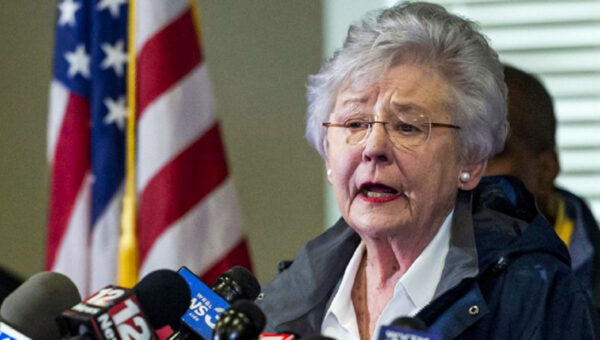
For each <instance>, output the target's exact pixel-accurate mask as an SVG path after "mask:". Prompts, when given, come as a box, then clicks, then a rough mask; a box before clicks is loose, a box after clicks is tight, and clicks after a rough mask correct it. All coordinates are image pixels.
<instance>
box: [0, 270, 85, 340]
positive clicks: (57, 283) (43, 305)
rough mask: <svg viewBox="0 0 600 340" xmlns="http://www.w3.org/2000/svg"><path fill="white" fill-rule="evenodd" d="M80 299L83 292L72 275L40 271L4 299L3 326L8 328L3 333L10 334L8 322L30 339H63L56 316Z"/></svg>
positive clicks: (1, 326) (1, 311) (0, 315)
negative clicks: (72, 278) (74, 281)
mask: <svg viewBox="0 0 600 340" xmlns="http://www.w3.org/2000/svg"><path fill="white" fill-rule="evenodd" d="M79 301H81V297H80V295H79V291H78V290H77V287H75V284H73V282H72V281H71V280H70V279H69V278H68V277H66V276H65V275H62V274H59V273H55V272H40V273H37V274H35V275H33V276H32V277H30V278H29V279H28V280H26V281H25V282H23V284H21V285H20V286H19V287H17V289H15V290H14V291H13V292H12V293H11V294H10V295H8V296H7V297H6V299H4V302H2V306H0V317H1V318H2V321H3V325H0V329H3V328H4V329H5V330H6V331H2V333H3V334H4V333H6V334H7V335H8V333H7V332H10V331H9V330H7V327H6V326H7V325H8V326H10V328H13V329H14V330H15V331H17V332H19V333H21V335H22V336H26V337H28V338H32V339H49V340H54V339H56V340H59V339H62V336H63V334H62V332H61V329H60V327H59V325H58V324H57V322H56V318H57V317H58V316H59V315H60V314H61V312H62V311H64V310H65V309H67V308H69V307H70V306H73V305H74V304H76V303H78V302H79ZM13 337H14V338H17V337H16V336H13Z"/></svg>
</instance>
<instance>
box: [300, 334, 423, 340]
mask: <svg viewBox="0 0 600 340" xmlns="http://www.w3.org/2000/svg"><path fill="white" fill-rule="evenodd" d="M302 339H303V340H335V339H334V338H330V337H328V336H325V335H320V334H317V335H309V336H307V337H305V338H302ZM403 340H404V339H403ZM411 340H412V339H411Z"/></svg>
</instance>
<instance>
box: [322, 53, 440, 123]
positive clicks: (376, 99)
mask: <svg viewBox="0 0 600 340" xmlns="http://www.w3.org/2000/svg"><path fill="white" fill-rule="evenodd" d="M448 99H449V86H448V84H447V82H446V80H445V79H444V78H443V77H441V75H440V74H439V73H438V72H437V71H435V70H434V69H432V68H429V67H427V66H425V65H420V64H408V65H398V66H395V67H393V68H390V69H388V70H386V71H385V72H382V73H380V74H378V75H377V77H375V76H371V77H367V76H363V77H357V78H354V79H352V78H350V79H349V81H347V82H346V84H345V86H342V87H341V90H340V92H339V93H338V95H337V98H336V101H335V108H334V111H333V112H332V113H334V114H336V115H343V114H348V113H352V112H362V111H368V112H370V113H372V114H374V115H380V114H384V113H385V112H394V111H403V112H409V111H410V112H419V113H424V114H427V115H429V116H431V117H432V118H438V117H439V118H442V117H441V115H444V116H448V115H449V110H448V105H447V103H448V101H449V100H448ZM447 118H450V117H447Z"/></svg>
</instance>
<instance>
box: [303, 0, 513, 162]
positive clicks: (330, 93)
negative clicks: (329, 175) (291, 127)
mask: <svg viewBox="0 0 600 340" xmlns="http://www.w3.org/2000/svg"><path fill="white" fill-rule="evenodd" d="M477 28H478V27H477V25H476V24H475V23H473V22H471V21H468V20H465V19H463V18H460V17H458V16H456V15H453V14H450V13H448V12H447V11H446V10H445V9H444V8H443V7H441V6H439V5H435V4H430V3H402V4H399V5H396V6H394V7H391V8H387V9H383V10H379V11H375V12H370V13H368V14H367V15H366V16H365V18H364V19H363V21H362V22H361V23H359V24H354V25H352V26H350V28H349V29H348V35H347V37H346V41H345V42H344V46H343V47H342V48H341V49H340V50H338V51H336V53H335V54H334V55H333V57H332V58H331V59H329V60H328V61H327V62H326V63H325V64H324V65H323V67H322V68H321V70H320V71H319V73H318V74H316V75H313V76H310V77H309V79H308V80H309V81H308V89H307V97H308V119H307V124H306V125H307V126H306V138H307V139H308V141H309V142H310V143H311V144H312V145H313V146H314V147H315V148H316V149H317V151H318V152H319V154H321V156H323V157H325V156H326V153H327V138H326V135H327V129H326V128H324V127H323V126H322V123H323V122H325V121H327V120H328V119H329V116H330V114H331V113H332V112H333V109H334V107H335V102H336V98H337V95H338V93H339V92H340V91H341V90H343V87H345V86H348V85H351V86H355V85H357V84H358V86H365V85H368V84H372V83H373V82H375V81H376V79H377V78H378V77H379V76H381V75H382V74H383V73H384V72H385V71H386V70H388V69H389V68H391V67H393V66H396V65H400V64H403V63H418V64H421V65H423V66H425V67H431V68H432V69H434V70H436V71H438V72H439V73H440V75H442V77H443V78H444V79H445V80H446V81H447V82H448V84H449V86H450V89H451V90H450V99H449V103H447V104H448V107H449V109H450V111H451V113H452V120H453V123H454V124H457V125H459V126H461V130H458V136H457V137H458V143H459V153H460V160H461V161H462V162H463V163H464V164H475V163H478V162H481V161H484V160H486V159H488V158H490V157H492V156H493V155H494V154H496V153H498V152H500V151H501V150H502V148H503V146H504V141H505V139H506V135H507V132H508V122H507V121H506V85H505V84H504V75H503V71H502V65H501V63H500V62H499V60H498V55H497V54H496V52H495V51H494V50H492V49H491V47H490V46H489V45H488V42H487V40H486V38H485V37H484V36H483V35H482V34H481V33H479V32H478V31H477Z"/></svg>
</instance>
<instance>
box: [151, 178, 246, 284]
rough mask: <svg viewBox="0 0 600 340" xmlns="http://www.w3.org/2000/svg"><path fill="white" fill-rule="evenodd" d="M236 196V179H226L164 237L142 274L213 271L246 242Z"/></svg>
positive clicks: (153, 248)
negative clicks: (166, 271)
mask: <svg viewBox="0 0 600 340" xmlns="http://www.w3.org/2000/svg"><path fill="white" fill-rule="evenodd" d="M236 196H237V194H236V191H235V186H234V183H233V180H232V179H231V178H227V179H225V181H224V182H223V183H222V184H221V185H219V186H218V187H217V188H215V189H214V190H213V191H211V192H210V195H209V196H207V197H206V198H205V199H203V200H202V201H200V202H199V203H198V204H196V205H195V206H194V207H193V208H192V209H190V210H189V211H188V212H186V213H185V215H184V216H182V217H181V218H180V219H178V220H177V221H175V222H174V223H173V224H171V225H170V226H169V227H168V228H167V229H166V230H165V231H164V232H163V233H162V234H160V236H159V237H158V238H157V239H156V241H155V242H154V245H153V246H152V249H151V250H150V252H149V253H148V255H147V256H146V259H145V261H144V262H143V263H142V268H141V270H140V273H141V274H142V275H144V274H148V273H150V272H151V271H153V270H156V269H159V268H171V269H177V268H179V267H181V266H184V265H185V266H187V267H188V268H189V269H190V270H192V271H193V272H194V273H198V274H200V273H204V272H205V271H206V270H208V269H209V268H211V267H212V266H213V265H214V264H215V263H216V262H218V261H219V259H220V258H221V257H222V256H223V254H226V253H227V252H229V250H230V249H233V248H234V247H235V246H236V244H237V243H238V242H239V241H240V240H241V239H242V220H241V213H240V209H239V206H238V202H237V200H236ZM165 254H169V256H165Z"/></svg>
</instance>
